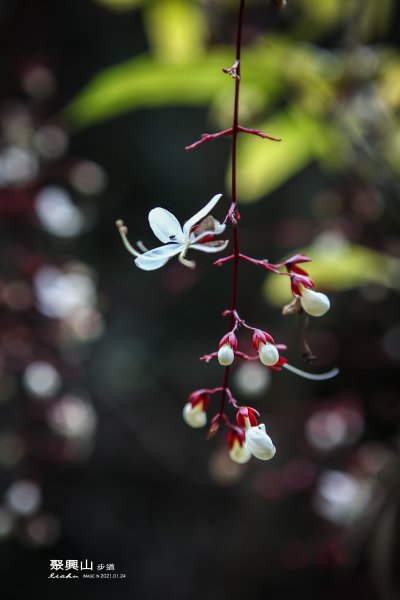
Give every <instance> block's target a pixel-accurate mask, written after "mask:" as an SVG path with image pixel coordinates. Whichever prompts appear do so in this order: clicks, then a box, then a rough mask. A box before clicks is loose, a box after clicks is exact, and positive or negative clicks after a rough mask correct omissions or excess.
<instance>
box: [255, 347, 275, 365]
mask: <svg viewBox="0 0 400 600" xmlns="http://www.w3.org/2000/svg"><path fill="white" fill-rule="evenodd" d="M258 353H259V356H260V360H261V362H262V364H263V365H265V366H267V367H272V366H273V365H276V363H277V362H278V360H279V352H278V350H277V348H276V346H274V344H270V343H269V342H267V343H266V344H263V343H262V342H260V344H259V346H258Z"/></svg>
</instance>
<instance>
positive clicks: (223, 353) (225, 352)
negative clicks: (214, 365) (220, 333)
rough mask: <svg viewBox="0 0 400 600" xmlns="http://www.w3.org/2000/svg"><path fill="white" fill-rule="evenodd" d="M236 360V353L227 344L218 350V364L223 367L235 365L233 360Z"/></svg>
mask: <svg viewBox="0 0 400 600" xmlns="http://www.w3.org/2000/svg"><path fill="white" fill-rule="evenodd" d="M234 358H235V353H234V351H233V348H232V346H231V345H230V344H228V343H226V344H223V345H222V346H221V348H220V349H219V350H218V362H219V364H220V365H222V366H223V367H227V366H228V365H231V364H232V363H233V359H234Z"/></svg>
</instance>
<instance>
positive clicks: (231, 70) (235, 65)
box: [222, 60, 240, 81]
mask: <svg viewBox="0 0 400 600" xmlns="http://www.w3.org/2000/svg"><path fill="white" fill-rule="evenodd" d="M239 65H240V60H235V62H234V63H233V65H232V66H231V67H230V68H229V69H225V68H224V67H222V71H223V72H224V73H226V74H227V75H230V76H231V77H233V79H237V80H238V81H240V75H239V73H238V69H239Z"/></svg>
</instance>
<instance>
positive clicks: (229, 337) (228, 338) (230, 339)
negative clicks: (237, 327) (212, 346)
mask: <svg viewBox="0 0 400 600" xmlns="http://www.w3.org/2000/svg"><path fill="white" fill-rule="evenodd" d="M225 344H229V345H230V347H231V348H232V350H233V351H234V352H235V351H236V350H237V347H238V342H237V339H236V335H235V334H234V333H232V331H230V332H229V333H227V334H226V335H224V336H223V337H222V338H221V341H220V342H219V344H218V348H221V346H224V345H225Z"/></svg>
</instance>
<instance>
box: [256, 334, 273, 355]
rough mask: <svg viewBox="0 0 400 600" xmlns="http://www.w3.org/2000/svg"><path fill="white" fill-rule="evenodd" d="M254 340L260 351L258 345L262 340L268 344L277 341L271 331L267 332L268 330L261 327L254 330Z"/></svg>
mask: <svg viewBox="0 0 400 600" xmlns="http://www.w3.org/2000/svg"><path fill="white" fill-rule="evenodd" d="M252 342H253V346H254V348H255V350H256V352H258V347H259V345H260V342H261V343H262V344H267V343H268V342H269V343H270V344H274V343H275V342H274V338H273V337H272V335H269V333H267V332H266V331H261V329H255V330H254V334H253V340H252Z"/></svg>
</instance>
